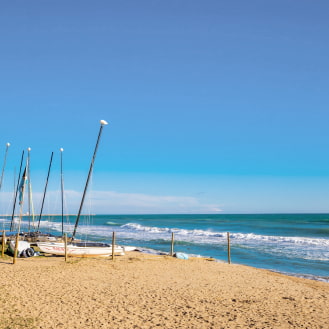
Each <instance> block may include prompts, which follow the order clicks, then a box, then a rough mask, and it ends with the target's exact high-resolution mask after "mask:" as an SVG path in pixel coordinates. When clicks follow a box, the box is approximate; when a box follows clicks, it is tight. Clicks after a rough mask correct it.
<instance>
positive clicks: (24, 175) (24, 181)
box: [17, 164, 28, 233]
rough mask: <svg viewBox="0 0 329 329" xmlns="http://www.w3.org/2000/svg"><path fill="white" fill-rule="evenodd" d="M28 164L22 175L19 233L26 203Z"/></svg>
mask: <svg viewBox="0 0 329 329" xmlns="http://www.w3.org/2000/svg"><path fill="white" fill-rule="evenodd" d="M27 165H28V164H26V166H25V170H24V172H23V175H22V179H21V183H20V186H19V189H20V196H19V224H18V230H17V231H18V233H19V231H20V230H21V222H22V216H23V204H24V192H25V184H26V180H27V168H26V167H27Z"/></svg>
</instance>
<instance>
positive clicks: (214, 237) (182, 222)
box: [2, 214, 329, 282]
mask: <svg viewBox="0 0 329 329" xmlns="http://www.w3.org/2000/svg"><path fill="white" fill-rule="evenodd" d="M74 221H75V217H73V216H72V217H69V218H68V217H66V218H65V226H64V227H65V231H66V232H67V233H68V234H69V235H70V234H71V232H72V231H73V224H74ZM86 222H88V223H87V224H86ZM22 224H23V226H22V229H23V230H24V227H27V220H24V221H23V223H22ZM2 225H3V226H6V225H8V223H7V221H3V224H2ZM40 229H41V230H42V231H48V232H51V233H55V234H59V233H60V232H61V218H60V217H59V216H53V217H44V218H43V219H42V221H41V225H40ZM113 231H115V232H116V239H117V243H119V244H124V245H129V246H136V247H140V248H148V249H152V252H155V253H157V252H169V251H170V244H171V235H172V232H173V233H174V234H175V251H180V252H185V253H188V254H190V255H200V256H203V257H213V258H216V259H218V260H222V261H227V232H230V241H231V262H232V263H236V264H245V265H250V266H254V267H258V268H265V269H270V270H273V271H278V272H282V273H286V274H290V275H297V276H301V277H307V278H312V279H318V280H322V281H326V282H329V214H255V215H251V214H249V215H224V214H220V215H96V216H93V217H92V218H82V219H81V224H79V228H78V235H77V237H81V238H84V239H89V240H95V241H96V240H97V241H106V242H111V238H112V232H113Z"/></svg>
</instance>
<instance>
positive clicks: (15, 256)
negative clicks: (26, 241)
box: [13, 233, 19, 264]
mask: <svg viewBox="0 0 329 329" xmlns="http://www.w3.org/2000/svg"><path fill="white" fill-rule="evenodd" d="M18 239H19V233H17V235H16V242H15V250H14V258H13V264H16V258H17V252H18Z"/></svg>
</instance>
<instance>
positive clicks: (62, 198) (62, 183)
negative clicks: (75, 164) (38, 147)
mask: <svg viewBox="0 0 329 329" xmlns="http://www.w3.org/2000/svg"><path fill="white" fill-rule="evenodd" d="M60 151H61V201H62V236H64V182H63V151H64V149H63V148H61V149H60Z"/></svg>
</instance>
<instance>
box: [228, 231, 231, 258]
mask: <svg viewBox="0 0 329 329" xmlns="http://www.w3.org/2000/svg"><path fill="white" fill-rule="evenodd" d="M227 262H228V263H229V264H231V246H230V232H227Z"/></svg>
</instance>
